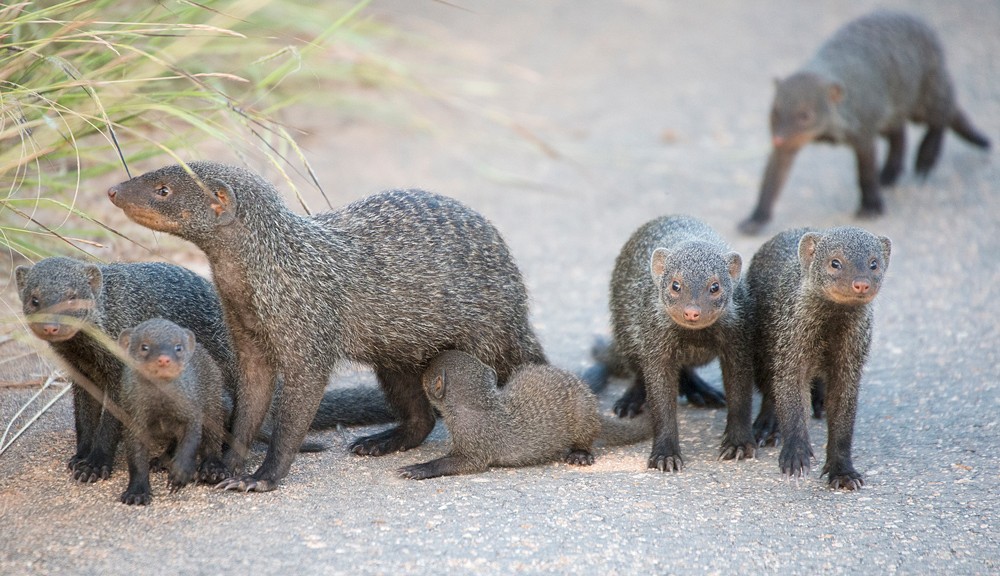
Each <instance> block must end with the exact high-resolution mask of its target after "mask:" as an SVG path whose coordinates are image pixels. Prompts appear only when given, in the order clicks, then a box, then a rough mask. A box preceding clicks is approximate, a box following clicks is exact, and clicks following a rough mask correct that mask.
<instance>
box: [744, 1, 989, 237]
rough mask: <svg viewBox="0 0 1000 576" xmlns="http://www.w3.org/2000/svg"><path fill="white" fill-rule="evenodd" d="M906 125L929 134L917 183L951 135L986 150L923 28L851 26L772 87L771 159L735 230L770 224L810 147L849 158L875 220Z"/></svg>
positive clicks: (907, 20) (899, 17)
mask: <svg viewBox="0 0 1000 576" xmlns="http://www.w3.org/2000/svg"><path fill="white" fill-rule="evenodd" d="M907 120H910V121H912V122H918V123H922V124H926V125H927V133H926V134H925V135H924V138H923V141H922V142H921V143H920V149H919V150H918V151H917V158H916V163H915V168H916V171H917V173H918V174H920V175H922V176H926V175H927V173H928V172H930V170H931V168H933V166H934V163H935V162H936V161H937V159H938V155H939V154H940V152H941V143H942V141H943V140H944V133H945V130H946V129H948V128H951V129H952V130H954V131H955V133H956V134H958V135H959V136H961V137H962V138H963V139H965V140H966V141H968V142H970V143H971V144H974V145H975V146H978V147H980V148H988V147H989V145H990V143H989V141H988V140H987V139H986V137H985V136H983V135H982V134H981V133H980V132H979V131H978V130H976V129H975V128H974V127H973V126H972V124H971V123H970V122H969V120H968V118H966V116H965V113H963V112H962V110H961V109H960V108H959V106H958V103H957V101H956V98H955V91H954V88H953V87H952V82H951V77H950V76H949V75H948V70H947V69H946V68H945V62H944V51H943V50H942V49H941V43H940V42H939V41H938V38H937V35H936V34H935V33H934V31H933V30H931V28H930V27H929V26H928V25H927V24H926V23H924V22H923V21H921V20H919V19H917V18H915V17H913V16H910V15H907V14H901V13H896V12H887V11H879V12H875V13H874V14H871V15H868V16H863V17H861V18H858V19H857V20H853V21H851V22H849V23H847V24H846V25H845V26H843V27H842V28H841V29H840V30H838V31H837V32H836V33H835V34H834V35H833V36H832V37H831V38H830V39H829V40H827V41H826V43H825V44H823V46H822V47H820V49H819V51H818V52H817V53H816V55H815V56H814V57H813V58H812V60H810V61H809V62H807V63H806V64H805V66H803V67H802V69H800V70H799V71H798V72H796V73H795V74H793V75H791V76H790V77H788V78H787V79H785V80H781V81H778V83H777V94H776V95H775V97H774V105H773V109H772V111H771V135H772V140H773V144H774V150H773V151H772V152H771V157H770V158H769V159H768V161H767V168H766V169H765V171H764V179H763V181H762V182H761V186H760V198H759V199H758V201H757V207H756V208H755V209H754V211H753V213H752V214H751V215H750V216H749V217H748V218H747V219H746V220H744V221H743V222H742V223H741V224H740V230H741V231H743V232H745V233H747V234H753V233H756V232H758V231H759V230H760V229H761V228H762V227H763V226H764V224H766V223H767V222H768V221H769V220H770V219H771V208H772V207H773V206H774V201H775V200H776V199H777V197H778V193H779V192H780V191H781V187H782V186H783V185H784V183H785V180H786V178H787V176H788V172H789V170H790V169H791V166H792V161H793V160H794V159H795V155H796V153H797V152H798V151H799V150H800V149H801V148H802V147H803V146H805V145H806V144H808V143H810V142H813V141H820V142H830V143H834V144H847V145H848V146H850V147H851V148H853V149H854V154H855V157H856V159H857V167H858V185H859V187H860V188H861V207H860V208H859V210H858V215H859V216H863V217H870V216H876V215H879V214H881V213H882V212H883V210H884V207H883V203H882V194H881V192H880V191H879V185H880V184H881V185H885V186H890V185H892V184H894V183H895V182H896V178H897V177H898V176H899V173H900V171H901V170H902V167H903V156H904V153H905V149H906V121H907ZM879 135H881V136H884V137H885V138H886V140H888V142H889V153H888V156H887V158H886V160H885V164H884V166H883V167H882V172H881V175H880V174H879V173H878V169H877V166H876V158H875V138H876V137H877V136H879Z"/></svg>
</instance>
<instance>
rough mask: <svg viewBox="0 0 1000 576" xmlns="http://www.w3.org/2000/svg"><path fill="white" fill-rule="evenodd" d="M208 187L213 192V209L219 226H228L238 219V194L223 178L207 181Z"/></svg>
mask: <svg viewBox="0 0 1000 576" xmlns="http://www.w3.org/2000/svg"><path fill="white" fill-rule="evenodd" d="M206 184H207V185H208V189H209V190H210V191H211V192H212V201H211V202H212V203H211V206H212V210H214V211H215V216H216V221H217V223H218V224H219V226H227V225H229V224H232V223H233V222H234V221H235V220H236V194H235V193H234V192H233V189H232V188H230V187H229V184H226V183H225V182H223V181H222V180H215V179H212V180H209V181H208V182H206Z"/></svg>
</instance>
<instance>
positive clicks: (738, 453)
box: [719, 440, 757, 460]
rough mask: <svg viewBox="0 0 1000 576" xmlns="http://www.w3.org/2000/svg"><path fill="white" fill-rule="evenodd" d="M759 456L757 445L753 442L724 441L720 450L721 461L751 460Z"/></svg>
mask: <svg viewBox="0 0 1000 576" xmlns="http://www.w3.org/2000/svg"><path fill="white" fill-rule="evenodd" d="M756 454H757V443H756V442H755V441H753V440H745V441H742V442H741V441H737V440H723V441H722V446H721V447H720V448H719V460H749V459H750V458H753V457H754V456H756Z"/></svg>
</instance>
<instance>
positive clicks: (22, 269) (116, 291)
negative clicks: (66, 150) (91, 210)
mask: <svg viewBox="0 0 1000 576" xmlns="http://www.w3.org/2000/svg"><path fill="white" fill-rule="evenodd" d="M15 280H16V283H17V290H18V296H19V298H20V299H21V305H22V312H23V313H24V317H25V320H26V321H27V323H28V327H29V328H30V330H31V332H32V333H33V334H34V335H35V336H37V337H38V338H40V339H42V340H44V341H46V342H48V344H49V346H50V348H51V350H52V351H53V352H54V353H55V354H56V356H57V358H58V359H59V362H60V364H61V365H62V366H63V367H64V368H65V369H66V370H67V372H68V374H69V376H70V379H71V381H72V382H73V413H74V427H75V431H76V452H75V453H74V455H73V457H72V458H70V460H69V464H68V465H69V468H70V470H71V471H72V473H73V477H74V478H75V479H77V480H79V481H81V482H94V481H96V480H98V479H106V478H108V477H109V476H110V475H111V472H112V465H113V463H114V457H115V452H116V450H117V447H118V442H119V439H120V437H121V424H120V422H119V420H118V418H117V417H115V416H114V415H113V414H112V413H111V412H112V411H113V410H114V409H115V408H116V407H117V406H118V404H119V402H120V394H119V392H120V390H121V378H122V373H123V369H124V365H123V364H122V361H121V359H120V358H119V352H118V350H117V349H116V348H117V345H116V344H115V341H116V340H117V338H118V336H119V334H120V333H121V332H122V330H125V329H126V328H131V327H133V326H136V325H138V324H140V323H142V322H143V321H145V320H150V319H152V318H164V319H167V320H170V321H172V322H175V323H177V324H179V325H181V326H183V327H186V328H189V329H191V330H192V331H193V332H194V334H195V337H196V338H197V340H198V342H200V343H201V344H202V345H203V346H204V347H205V349H206V350H207V351H208V353H209V355H211V357H212V358H213V359H214V360H215V361H216V362H217V363H218V364H219V366H220V368H221V370H222V376H223V386H224V388H225V391H226V394H227V395H228V396H229V397H230V398H233V397H236V396H237V394H238V389H239V387H240V373H239V367H238V365H237V363H236V355H235V352H234V350H233V347H232V343H231V341H230V337H229V330H228V328H227V327H226V323H225V321H224V320H223V315H222V308H221V304H220V302H219V297H218V295H217V294H216V291H215V288H214V287H213V286H212V284H211V283H210V282H209V281H208V280H205V279H204V278H202V277H200V276H198V275H197V274H195V273H193V272H191V271H190V270H187V269H185V268H182V267H180V266H175V265H172V264H163V263H114V264H90V263H86V262H82V261H79V260H75V259H72V258H64V257H53V258H46V259H43V260H41V261H39V262H38V263H36V264H35V265H33V266H18V267H17V268H16V269H15ZM393 419H394V416H393V414H392V413H391V411H389V410H388V407H387V406H385V402H384V399H381V398H378V397H375V395H374V394H372V393H371V392H370V391H366V390H357V391H355V390H349V389H348V390H331V391H328V392H327V393H326V394H325V395H324V398H323V401H322V404H321V406H320V410H319V413H317V416H316V420H315V421H314V422H313V426H312V427H313V428H314V429H322V428H329V427H333V426H336V425H337V424H340V423H344V424H374V423H382V422H388V421H391V420H393Z"/></svg>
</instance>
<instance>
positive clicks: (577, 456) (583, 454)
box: [566, 450, 594, 466]
mask: <svg viewBox="0 0 1000 576" xmlns="http://www.w3.org/2000/svg"><path fill="white" fill-rule="evenodd" d="M566 463H567V464H575V465H577V466H590V465H591V464H593V463H594V455H593V454H591V453H590V452H589V451H587V450H573V451H571V452H570V453H569V454H567V455H566Z"/></svg>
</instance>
